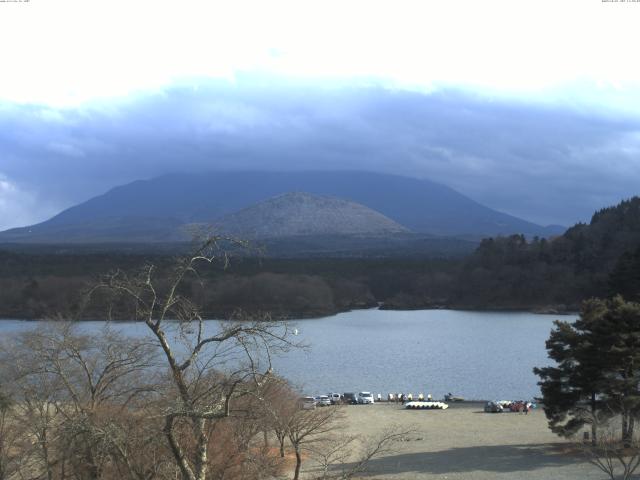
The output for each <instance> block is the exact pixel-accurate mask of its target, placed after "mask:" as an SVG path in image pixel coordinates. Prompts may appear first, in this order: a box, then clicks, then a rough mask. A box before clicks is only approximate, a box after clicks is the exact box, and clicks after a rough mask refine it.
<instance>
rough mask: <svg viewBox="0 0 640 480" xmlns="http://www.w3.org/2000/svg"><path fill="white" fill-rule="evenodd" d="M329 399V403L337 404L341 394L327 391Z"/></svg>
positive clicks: (340, 399)
mask: <svg viewBox="0 0 640 480" xmlns="http://www.w3.org/2000/svg"><path fill="white" fill-rule="evenodd" d="M327 396H328V397H329V400H331V405H338V404H339V403H340V402H341V401H342V395H340V394H339V393H327Z"/></svg>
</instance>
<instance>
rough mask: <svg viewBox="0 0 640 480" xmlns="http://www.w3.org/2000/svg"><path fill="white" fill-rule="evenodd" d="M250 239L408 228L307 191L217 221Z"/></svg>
mask: <svg viewBox="0 0 640 480" xmlns="http://www.w3.org/2000/svg"><path fill="white" fill-rule="evenodd" d="M215 224H216V225H219V226H220V230H221V231H223V232H226V233H231V234H233V235H236V236H239V237H246V238H277V237H292V236H299V235H387V234H395V233H407V232H408V230H407V229H406V228H404V227H403V226H401V225H399V224H397V223H396V222H394V221H393V220H391V219H389V218H387V217H385V216H384V215H382V214H380V213H378V212H376V211H374V210H371V209H370V208H367V207H365V206H363V205H360V204H358V203H354V202H349V201H346V200H341V199H339V198H335V197H327V196H321V195H311V194H309V193H304V192H295V193H286V194H284V195H279V196H276V197H272V198H269V199H267V200H264V201H262V202H259V203H257V204H255V205H252V206H250V207H247V208H244V209H242V210H240V211H239V212H237V213H233V214H230V215H226V216H224V217H223V218H221V219H220V220H219V221H218V222H216V223H215Z"/></svg>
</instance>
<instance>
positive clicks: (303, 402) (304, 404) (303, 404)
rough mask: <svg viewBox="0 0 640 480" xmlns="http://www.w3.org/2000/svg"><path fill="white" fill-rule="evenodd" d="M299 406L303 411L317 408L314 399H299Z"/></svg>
mask: <svg viewBox="0 0 640 480" xmlns="http://www.w3.org/2000/svg"><path fill="white" fill-rule="evenodd" d="M298 405H299V407H300V409H302V410H313V409H314V408H316V400H315V399H314V398H313V397H301V398H300V399H298Z"/></svg>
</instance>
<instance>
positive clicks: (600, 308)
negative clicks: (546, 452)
mask: <svg viewBox="0 0 640 480" xmlns="http://www.w3.org/2000/svg"><path fill="white" fill-rule="evenodd" d="M555 325H556V328H555V329H554V330H553V331H552V332H551V336H550V337H549V340H547V342H546V346H547V350H548V352H549V357H550V358H551V359H553V360H555V361H556V363H557V365H556V366H554V367H544V368H535V369H534V373H535V374H536V375H538V376H540V382H539V383H538V385H540V388H541V391H542V395H543V402H544V410H545V414H546V415H547V419H548V420H549V427H550V428H551V430H552V431H553V432H555V433H557V434H559V435H563V436H571V435H573V434H575V433H576V432H577V431H578V430H579V429H581V428H582V427H584V426H585V425H586V424H591V430H592V441H593V442H594V444H595V441H596V439H595V437H596V424H595V419H596V418H598V419H599V420H603V419H604V417H607V416H610V415H614V414H617V415H620V416H621V418H622V431H621V434H622V439H623V441H624V442H625V443H628V442H630V440H631V438H632V436H633V431H634V427H635V419H636V418H637V417H638V415H639V414H640V304H637V303H633V302H625V301H624V300H623V298H622V297H620V296H616V297H614V298H613V299H611V300H599V299H592V300H589V301H587V302H585V303H584V304H583V308H582V311H581V313H580V318H579V319H578V320H576V321H575V322H573V323H568V322H559V321H556V322H555Z"/></svg>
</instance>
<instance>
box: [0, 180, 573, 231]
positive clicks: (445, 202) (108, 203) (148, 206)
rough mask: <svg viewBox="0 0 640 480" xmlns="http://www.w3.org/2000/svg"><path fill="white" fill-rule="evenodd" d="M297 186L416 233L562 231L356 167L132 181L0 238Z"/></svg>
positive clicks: (201, 215) (217, 212) (170, 220)
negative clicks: (351, 204) (360, 207)
mask: <svg viewBox="0 0 640 480" xmlns="http://www.w3.org/2000/svg"><path fill="white" fill-rule="evenodd" d="M293 191H304V192H308V193H311V194H316V195H325V196H334V197H338V198H341V199H344V200H349V201H353V202H356V203H360V204H362V205H364V206H366V207H369V208H370V209H372V210H375V211H377V212H379V213H381V214H382V215H384V216H386V217H389V218H390V219H392V220H393V221H395V222H397V223H399V224H400V225H403V226H404V227H407V228H408V229H409V230H411V231H413V232H416V233H428V234H435V235H450V236H451V235H469V236H472V237H482V236H487V235H505V234H511V233H524V234H525V235H540V236H547V235H551V234H556V233H560V232H559V231H558V229H551V230H549V229H547V228H545V227H541V226H539V225H536V224H533V223H531V222H527V221H525V220H522V219H519V218H516V217H513V216H511V215H507V214H504V213H501V212H498V211H495V210H492V209H490V208H488V207H485V206H483V205H481V204H479V203H477V202H475V201H473V200H471V199H469V198H468V197H465V196H464V195H462V194H460V193H458V192H456V191H455V190H453V189H451V188H449V187H446V186H444V185H441V184H438V183H435V182H431V181H428V180H418V179H413V178H407V177H401V176H396V175H387V174H380V173H371V172H354V171H322V172H320V171H318V172H241V171H235V172H211V173H197V174H187V173H179V174H171V175H164V176H161V177H157V178H153V179H150V180H139V181H135V182H132V183H130V184H127V185H123V186H119V187H116V188H113V189H112V190H110V191H108V192H107V193H105V194H104V195H100V196H98V197H94V198H92V199H90V200H88V201H86V202H84V203H81V204H79V205H76V206H74V207H71V208H69V209H67V210H65V211H63V212H62V213H60V214H58V215H56V216H55V217H53V218H52V219H50V220H48V221H46V222H43V223H40V224H38V225H34V226H31V227H26V228H22V229H13V230H9V231H7V232H3V233H0V241H4V242H7V241H16V242H21V241H38V242H46V241H51V237H56V238H59V237H63V238H64V241H73V240H74V238H73V236H74V234H72V232H71V230H73V231H75V232H77V233H76V234H75V235H79V234H81V233H82V229H83V228H85V227H84V226H85V225H86V224H87V222H90V223H91V224H92V225H95V224H99V223H100V222H102V221H105V222H106V223H108V224H110V225H112V228H111V231H110V233H108V232H102V234H101V235H102V237H103V239H105V241H114V240H113V239H116V238H120V239H121V240H124V241H133V240H131V239H130V238H129V237H128V236H127V234H126V232H127V231H129V230H130V229H131V228H133V226H136V225H139V222H138V219H156V220H154V222H160V223H162V219H167V224H173V225H175V224H176V223H177V224H189V223H212V222H215V221H218V220H220V219H221V218H222V217H223V216H225V215H228V214H231V213H235V212H237V211H239V210H241V209H243V208H247V207H249V206H250V205H252V204H255V203H257V202H260V201H263V200H265V199H267V198H270V197H274V196H277V195H281V194H284V193H287V192H293ZM118 225H120V226H118ZM70 229H71V230H70ZM119 229H120V232H119V231H118V230H119ZM61 231H65V232H66V233H64V234H61V233H60V232H61ZM85 233H86V235H84V236H86V238H87V239H91V238H94V237H95V235H93V234H92V233H91V232H85ZM107 233H108V234H107ZM174 235H175V229H173V230H171V229H167V230H166V231H165V232H157V231H156V233H155V234H154V237H153V238H158V237H163V238H172V237H173V236H174ZM178 236H179V237H180V235H178ZM142 237H143V236H139V235H138V236H136V239H139V241H145V240H144V239H143V238H142ZM148 240H149V239H147V241H148ZM90 241H93V240H90ZM135 241H138V240H135Z"/></svg>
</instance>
